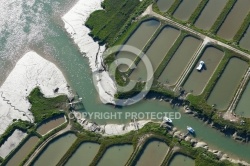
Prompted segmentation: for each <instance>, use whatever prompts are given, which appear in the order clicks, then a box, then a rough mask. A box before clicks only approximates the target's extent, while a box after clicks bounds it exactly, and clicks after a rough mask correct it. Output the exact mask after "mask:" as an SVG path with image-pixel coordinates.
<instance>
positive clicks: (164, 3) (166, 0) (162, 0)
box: [157, 0, 174, 12]
mask: <svg viewBox="0 0 250 166" xmlns="http://www.w3.org/2000/svg"><path fill="white" fill-rule="evenodd" d="M173 3H174V0H158V1H157V6H158V8H159V9H160V11H161V12H166V11H168V9H169V8H170V7H171V6H172V4H173Z"/></svg>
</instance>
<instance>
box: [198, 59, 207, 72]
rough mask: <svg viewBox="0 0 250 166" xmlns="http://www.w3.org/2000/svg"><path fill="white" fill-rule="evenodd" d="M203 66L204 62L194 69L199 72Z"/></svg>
mask: <svg viewBox="0 0 250 166" xmlns="http://www.w3.org/2000/svg"><path fill="white" fill-rule="evenodd" d="M204 64H205V62H204V61H200V64H199V66H198V67H197V68H196V69H197V70H198V71H201V70H202V68H203V65H204Z"/></svg>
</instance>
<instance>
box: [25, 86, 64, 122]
mask: <svg viewBox="0 0 250 166" xmlns="http://www.w3.org/2000/svg"><path fill="white" fill-rule="evenodd" d="M28 99H29V102H30V103H31V105H32V106H31V112H32V114H33V116H34V118H35V122H36V123H40V122H42V121H43V120H45V119H48V118H50V117H53V116H55V115H59V114H64V112H62V111H60V110H61V109H64V108H65V106H66V101H67V100H68V99H67V96H65V95H61V96H57V97H55V98H45V97H44V96H43V94H42V93H41V91H40V89H39V88H35V89H34V90H33V91H32V92H31V93H30V95H29V97H28Z"/></svg>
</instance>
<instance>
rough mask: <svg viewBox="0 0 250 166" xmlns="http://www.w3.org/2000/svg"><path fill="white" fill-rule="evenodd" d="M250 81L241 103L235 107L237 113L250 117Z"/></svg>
mask: <svg viewBox="0 0 250 166" xmlns="http://www.w3.org/2000/svg"><path fill="white" fill-rule="evenodd" d="M249 99H250V81H249V82H248V84H247V86H246V89H245V90H244V92H243V94H242V96H241V98H240V101H239V103H238V104H237V107H236V109H235V113H236V114H237V115H240V116H243V117H246V118H250V109H249V108H250V102H249Z"/></svg>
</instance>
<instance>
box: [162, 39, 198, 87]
mask: <svg viewBox="0 0 250 166" xmlns="http://www.w3.org/2000/svg"><path fill="white" fill-rule="evenodd" d="M200 44H201V40H199V39H197V38H194V37H192V36H188V37H185V38H184V40H183V42H182V43H181V45H180V46H179V48H178V50H177V51H176V52H175V54H174V55H173V57H172V58H171V60H170V61H169V63H168V64H167V67H166V68H165V69H164V70H163V72H162V74H161V76H160V77H159V81H160V82H162V83H167V84H169V85H174V84H175V83H176V82H177V80H178V78H179V77H180V76H181V74H182V72H183V71H184V70H185V68H186V67H187V65H188V62H189V61H190V59H191V58H192V56H193V55H194V54H195V52H196V50H197V49H198V48H199V46H200Z"/></svg>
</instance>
